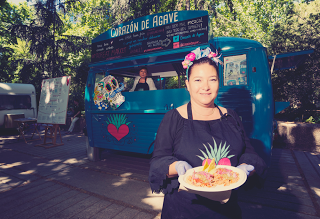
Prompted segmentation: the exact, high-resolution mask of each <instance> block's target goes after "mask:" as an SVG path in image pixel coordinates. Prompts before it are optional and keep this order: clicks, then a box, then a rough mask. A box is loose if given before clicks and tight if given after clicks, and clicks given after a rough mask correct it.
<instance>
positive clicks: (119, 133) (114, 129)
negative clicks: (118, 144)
mask: <svg viewBox="0 0 320 219" xmlns="http://www.w3.org/2000/svg"><path fill="white" fill-rule="evenodd" d="M126 121H127V118H126V115H125V114H113V115H111V116H110V117H109V118H108V120H107V121H106V123H107V124H108V126H107V130H108V132H109V133H110V134H111V135H112V136H113V137H115V138H116V139H117V140H118V141H120V140H121V139H122V138H123V137H125V136H126V135H128V134H129V127H128V125H129V124H130V123H131V122H126Z"/></svg>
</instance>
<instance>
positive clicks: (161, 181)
mask: <svg viewBox="0 0 320 219" xmlns="http://www.w3.org/2000/svg"><path fill="white" fill-rule="evenodd" d="M216 55H217V54H215V53H213V52H211V50H210V48H207V49H205V50H200V49H199V48H198V49H196V50H194V51H192V52H191V53H190V54H188V55H187V56H186V59H185V61H184V62H183V65H184V67H185V68H187V80H186V86H187V89H188V91H189V93H190V102H189V103H188V104H185V105H183V106H181V107H178V108H177V109H173V110H171V111H169V112H168V113H166V115H165V116H164V118H163V120H162V122H161V124H160V126H159V129H158V132H157V137H156V141H155V148H154V152H153V157H152V159H151V162H150V164H151V166H150V172H149V182H150V185H151V189H152V191H154V192H163V193H164V194H165V198H164V203H163V209H162V215H161V216H162V218H166V219H167V218H192V219H194V218H206V217H207V218H241V209H240V207H239V205H238V203H237V192H236V191H232V193H231V197H230V199H229V201H228V202H227V203H226V204H221V203H220V202H217V201H213V200H211V199H207V198H204V197H202V196H200V195H196V194H193V193H188V192H186V191H179V192H178V188H179V183H178V180H177V177H178V176H179V175H183V174H184V173H185V172H186V170H188V169H190V168H192V167H197V166H201V165H202V162H203V160H202V159H201V158H200V156H203V154H202V153H201V152H200V150H201V151H203V152H209V151H210V147H211V146H212V145H218V147H219V146H220V144H221V145H224V144H225V143H226V145H227V146H228V145H230V146H229V147H228V150H227V151H224V152H225V153H224V154H219V155H216V159H218V157H217V156H220V158H221V159H220V158H219V161H218V160H216V162H217V164H225V165H231V166H237V167H239V168H241V169H242V170H244V171H245V172H246V173H247V175H252V174H258V175H259V176H261V177H263V176H264V175H265V170H266V165H265V163H264V161H263V160H262V159H261V158H260V157H259V156H258V155H257V154H256V153H255V152H254V149H253V147H252V146H251V145H250V141H249V139H248V138H247V136H246V134H245V132H244V129H243V126H242V123H241V121H240V119H239V117H238V115H237V114H236V113H235V112H234V111H233V110H231V109H226V108H223V107H219V106H217V105H215V104H214V100H215V99H216V97H217V95H218V90H219V73H218V67H217V63H216V62H215V61H217V62H218V58H217V57H216ZM204 145H205V146H206V147H207V148H208V149H209V151H207V150H206V148H205V146H204ZM220 149H221V148H220ZM220 149H219V148H218V151H221V150H220ZM226 152H227V153H226ZM253 169H254V170H253Z"/></svg>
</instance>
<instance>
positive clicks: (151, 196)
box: [141, 190, 164, 211]
mask: <svg viewBox="0 0 320 219" xmlns="http://www.w3.org/2000/svg"><path fill="white" fill-rule="evenodd" d="M163 199H164V195H163V194H162V193H160V194H156V193H152V192H151V190H148V194H147V198H144V199H142V200H141V202H143V203H145V204H147V205H150V206H152V208H153V209H154V210H156V211H161V210H162V204H163Z"/></svg>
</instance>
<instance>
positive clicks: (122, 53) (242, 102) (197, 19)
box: [85, 11, 275, 163]
mask: <svg viewBox="0 0 320 219" xmlns="http://www.w3.org/2000/svg"><path fill="white" fill-rule="evenodd" d="M211 33H212V32H211V31H210V20H209V16H208V12H207V11H173V12H166V13H160V14H154V15H149V16H145V17H141V18H138V19H135V20H132V21H129V22H126V23H123V24H120V25H118V26H116V27H113V28H111V29H109V30H108V31H106V32H105V33H103V34H101V35H99V36H98V37H96V38H95V39H93V40H92V54H91V59H92V62H91V64H90V70H89V74H88V79H87V84H86V90H85V117H86V125H87V152H88V157H89V159H90V160H99V154H100V152H101V149H112V150H120V151H128V152H136V153H142V154H150V153H152V152H153V142H154V140H155V137H156V134H157V129H158V127H159V125H160V122H161V120H162V118H163V116H164V114H165V113H166V112H168V111H169V110H171V109H173V108H177V107H179V106H181V105H183V104H186V103H188V102H189V101H190V96H189V93H188V91H187V90H186V88H185V87H181V85H180V83H178V84H179V86H178V88H176V89H166V88H167V87H166V85H165V84H166V83H165V82H166V81H168V80H169V78H170V77H175V78H176V79H177V78H178V81H179V80H180V78H181V77H183V76H184V75H185V69H183V67H182V65H181V62H182V61H183V60H184V58H185V56H186V55H187V54H188V53H189V52H190V51H192V50H194V49H196V48H198V47H200V48H201V49H204V48H207V47H210V48H211V50H212V51H216V50H218V51H219V53H221V57H220V60H221V61H222V62H223V65H220V66H219V74H220V89H219V94H218V97H217V98H216V100H215V102H216V104H218V105H220V106H223V107H226V108H231V109H233V110H235V111H236V112H237V113H238V115H239V116H240V118H241V119H242V122H243V125H244V127H245V130H246V133H247V135H248V137H249V138H250V140H251V142H252V145H253V146H254V147H255V149H256V151H257V153H258V154H259V155H260V156H261V157H263V159H264V160H265V161H266V163H269V161H270V156H271V148H272V138H273V115H274V110H275V108H274V100H273V94H272V87H271V86H272V85H271V75H270V69H269V65H268V59H267V58H268V57H267V53H266V48H264V47H263V46H262V45H261V44H260V43H259V42H256V41H253V40H249V39H243V38H234V37H214V36H212V34H211ZM141 66H146V67H147V69H148V73H149V76H150V77H151V78H152V79H153V81H154V83H155V84H156V87H157V90H148V91H135V92H126V91H127V90H128V89H130V87H129V88H126V86H127V84H128V83H127V82H128V81H130V80H133V78H135V77H138V76H139V73H138V70H139V67H141Z"/></svg>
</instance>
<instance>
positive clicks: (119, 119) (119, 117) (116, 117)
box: [106, 114, 131, 129]
mask: <svg viewBox="0 0 320 219" xmlns="http://www.w3.org/2000/svg"><path fill="white" fill-rule="evenodd" d="M126 121H127V118H126V114H113V115H111V116H110V117H109V118H108V121H106V123H107V124H113V125H115V127H116V128H117V129H119V127H120V126H121V125H123V124H125V125H129V124H130V123H131V122H126Z"/></svg>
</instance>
